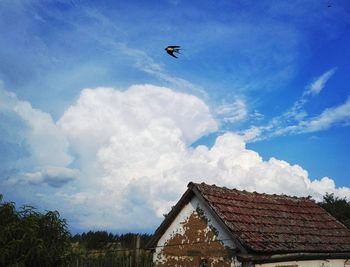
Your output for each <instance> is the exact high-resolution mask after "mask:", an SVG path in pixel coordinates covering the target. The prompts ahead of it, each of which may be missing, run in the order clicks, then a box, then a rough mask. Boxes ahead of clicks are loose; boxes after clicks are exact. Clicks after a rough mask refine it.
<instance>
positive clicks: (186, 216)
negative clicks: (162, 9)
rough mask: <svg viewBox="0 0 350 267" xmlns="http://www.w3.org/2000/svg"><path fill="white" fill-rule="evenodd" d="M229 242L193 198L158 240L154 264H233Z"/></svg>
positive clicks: (222, 231) (223, 232) (233, 246)
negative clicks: (203, 262)
mask: <svg viewBox="0 0 350 267" xmlns="http://www.w3.org/2000/svg"><path fill="white" fill-rule="evenodd" d="M234 248H235V245H234V243H233V241H232V240H231V239H230V236H229V235H228V233H227V232H225V230H224V229H222V228H221V227H220V226H219V224H218V223H217V222H216V221H215V219H214V218H213V217H212V216H211V215H210V213H209V211H208V210H207V209H206V208H205V207H204V206H202V205H201V203H200V201H198V199H197V198H196V197H194V198H193V199H192V200H191V201H190V202H189V203H188V204H187V205H185V206H184V208H183V209H182V210H181V212H180V213H179V214H178V216H177V217H176V218H175V220H174V221H173V222H172V224H171V225H170V226H169V228H168V229H167V230H166V232H165V233H164V235H163V236H162V237H161V238H160V239H159V241H158V244H157V248H156V250H155V253H154V256H153V262H154V263H155V266H157V267H163V266H164V267H165V266H172V267H174V266H183V267H186V266H188V267H195V266H200V262H201V261H203V260H204V259H206V260H207V264H208V265H207V266H211V267H216V266H217V267H219V266H222V267H225V266H234V263H233V262H232V258H231V256H230V252H231V251H232V250H233V249H234Z"/></svg>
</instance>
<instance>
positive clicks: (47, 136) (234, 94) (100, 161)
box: [0, 0, 350, 232]
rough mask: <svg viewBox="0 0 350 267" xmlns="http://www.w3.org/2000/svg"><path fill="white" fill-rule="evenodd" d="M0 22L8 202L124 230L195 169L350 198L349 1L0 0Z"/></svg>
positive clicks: (1, 141)
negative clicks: (172, 51)
mask: <svg viewBox="0 0 350 267" xmlns="http://www.w3.org/2000/svg"><path fill="white" fill-rule="evenodd" d="M329 5H330V7H328V6H329ZM0 28H1V35H0V80H1V84H0V159H1V160H0V175H1V177H0V188H1V190H0V191H1V193H3V194H4V197H5V199H6V200H13V201H16V202H17V203H19V204H23V203H26V204H32V205H34V206H37V207H38V208H40V209H57V210H59V211H60V212H61V213H62V215H63V216H64V217H66V218H67V219H68V222H69V224H70V227H71V229H72V230H73V231H83V230H89V229H108V230H111V231H120V232H122V231H129V230H132V231H153V230H154V229H155V227H156V226H157V225H158V224H159V222H160V221H161V219H162V214H163V213H165V212H167V211H168V210H169V208H170V207H171V205H173V204H174V203H175V202H176V201H177V200H178V199H179V197H180V196H181V194H182V193H183V192H184V190H185V189H186V185H187V183H188V182H189V181H191V180H193V181H205V182H207V183H215V184H218V185H223V186H228V187H232V188H233V187H236V188H239V189H247V190H257V191H262V192H267V193H286V194H292V195H312V196H313V197H314V198H315V199H320V198H321V197H322V195H323V194H324V193H325V192H333V193H335V194H336V195H338V196H341V197H349V196H350V195H349V194H350V189H349V188H350V179H349V177H350V166H349V164H348V162H350V154H349V152H348V150H349V147H350V139H349V136H350V127H349V125H350V98H349V96H350V93H349V92H350V88H349V82H350V78H349V73H350V61H349V58H350V34H349V31H350V3H349V2H348V1H347V0H343V1H342V0H334V1H323V0H315V1H312V0H308V1H304V0H303V1H248V0H247V1H243V0H242V1H238V0H237V1H236V0H235V1H181V0H169V1H79V0H70V1H68V0H67V1H63V0H60V1H48V0H39V1H30V0H28V1H9V0H3V1H0ZM167 45H181V47H182V51H181V54H180V55H179V58H178V59H175V58H172V57H170V56H169V55H167V54H166V53H165V51H164V48H165V47H166V46H167ZM140 216H141V217H142V218H145V219H144V221H142V222H139V221H138V220H137V219H136V218H140Z"/></svg>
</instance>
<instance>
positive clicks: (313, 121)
mask: <svg viewBox="0 0 350 267" xmlns="http://www.w3.org/2000/svg"><path fill="white" fill-rule="evenodd" d="M349 123H350V98H348V99H347V101H346V102H345V103H344V104H341V105H339V106H337V107H332V108H328V109H325V110H324V111H323V112H322V113H321V114H320V115H318V116H316V117H313V118H310V119H307V120H302V121H300V122H299V123H298V124H296V125H291V126H287V127H285V128H281V129H279V130H277V131H276V132H275V135H283V134H287V133H293V134H295V133H310V132H317V131H322V130H327V129H329V128H331V127H333V126H337V125H349Z"/></svg>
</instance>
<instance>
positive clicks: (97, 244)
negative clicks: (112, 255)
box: [71, 231, 152, 250]
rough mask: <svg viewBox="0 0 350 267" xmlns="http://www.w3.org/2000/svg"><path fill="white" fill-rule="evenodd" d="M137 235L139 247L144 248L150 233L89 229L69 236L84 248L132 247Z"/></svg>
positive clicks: (150, 236)
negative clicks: (120, 232)
mask: <svg viewBox="0 0 350 267" xmlns="http://www.w3.org/2000/svg"><path fill="white" fill-rule="evenodd" d="M137 235H139V236H140V248H144V247H145V246H146V244H147V243H148V241H149V240H150V239H151V238H152V235H150V234H136V233H126V234H121V235H118V234H112V233H108V232H107V231H89V232H87V233H85V232H84V233H82V234H76V235H74V236H73V237H71V241H72V242H78V243H79V246H80V247H84V248H85V249H88V250H90V249H106V248H107V249H108V248H109V249H133V248H135V242H136V237H137Z"/></svg>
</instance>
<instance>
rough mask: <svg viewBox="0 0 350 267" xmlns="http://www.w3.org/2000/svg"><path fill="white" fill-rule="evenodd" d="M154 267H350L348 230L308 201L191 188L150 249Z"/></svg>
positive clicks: (203, 186) (198, 186) (191, 185)
mask: <svg viewBox="0 0 350 267" xmlns="http://www.w3.org/2000/svg"><path fill="white" fill-rule="evenodd" d="M148 247H149V248H150V249H152V250H153V262H154V266H156V267H160V266H172V267H174V266H188V267H195V266H201V267H204V266H205V267H206V266H211V267H213V266H218V267H219V266H220V267H221V266H235V267H250V266H255V267H309V266H314V267H350V230H349V229H348V228H346V227H345V226H344V225H343V224H341V223H340V222H338V221H337V220H336V219H335V218H333V217H332V216H331V215H330V214H328V213H327V212H326V211H325V210H323V209H322V208H321V207H319V206H318V205H317V204H316V203H315V202H314V201H313V200H310V199H309V198H299V197H290V196H285V195H268V194H260V193H256V192H254V193H250V192H247V191H239V190H236V189H228V188H225V187H218V186H215V185H207V184H204V183H201V184H196V183H192V182H191V183H189V184H188V189H187V191H186V192H185V193H184V194H183V196H182V197H181V199H180V200H179V202H178V203H177V204H176V205H175V206H174V207H173V209H172V210H171V211H170V212H169V214H168V215H167V216H166V218H165V220H164V221H163V222H162V224H161V225H160V226H159V228H158V229H157V230H156V232H155V234H154V237H153V239H152V240H151V241H150V243H149V244H148Z"/></svg>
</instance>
